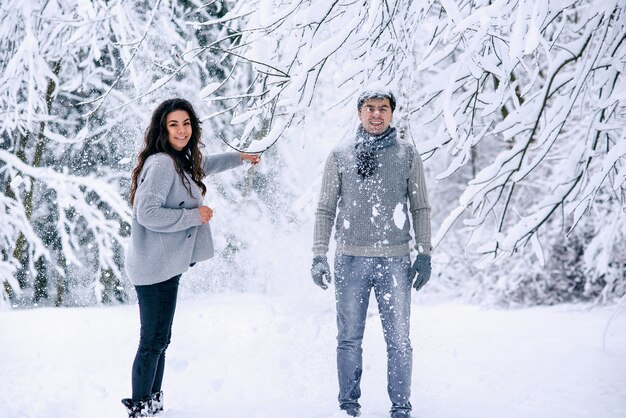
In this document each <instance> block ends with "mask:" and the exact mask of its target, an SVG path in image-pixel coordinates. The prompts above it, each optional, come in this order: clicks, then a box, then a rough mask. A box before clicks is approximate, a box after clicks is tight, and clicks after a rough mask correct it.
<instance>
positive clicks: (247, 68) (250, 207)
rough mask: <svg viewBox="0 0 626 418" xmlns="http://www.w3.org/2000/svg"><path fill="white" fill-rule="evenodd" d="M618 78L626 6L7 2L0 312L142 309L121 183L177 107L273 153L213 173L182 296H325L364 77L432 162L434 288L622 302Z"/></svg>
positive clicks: (213, 133) (505, 297)
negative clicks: (196, 257)
mask: <svg viewBox="0 0 626 418" xmlns="http://www.w3.org/2000/svg"><path fill="white" fill-rule="evenodd" d="M625 70H626V3H625V2H624V1H623V0H604V1H591V0H551V1H537V0H534V1H533V0H350V1H348V0H346V1H340V0H316V1H312V0H245V1H234V0H233V1H231V0H213V1H211V0H152V1H119V0H90V1H84V0H64V1H58V0H28V1H22V0H3V1H2V2H1V4H0V182H1V185H2V192H1V193H0V225H1V226H0V253H1V254H0V279H1V281H2V288H1V290H0V294H1V296H0V309H11V308H24V307H35V306H92V305H101V304H105V305H106V304H124V303H128V302H130V301H132V300H134V299H133V298H134V294H133V293H134V292H133V291H132V286H131V285H130V283H129V282H128V280H127V279H126V278H125V276H124V268H123V263H124V260H123V253H124V248H125V246H126V245H127V242H128V238H129V233H130V230H129V228H130V216H131V209H130V205H129V202H128V195H129V186H130V174H131V170H132V168H133V167H134V166H135V163H136V157H137V152H138V151H139V148H140V146H141V145H142V141H143V132H144V130H145V128H146V126H147V123H148V120H149V117H150V114H151V112H152V110H153V109H154V107H155V106H156V104H158V103H159V102H160V101H162V100H163V99H165V98H170V97H184V98H187V99H188V100H190V101H192V102H193V103H194V105H195V106H196V109H197V110H198V112H199V114H200V116H201V119H202V122H203V140H204V148H205V149H204V152H206V153H208V154H210V153H220V152H226V151H229V150H231V149H237V150H248V151H251V152H261V153H262V163H261V164H259V165H257V166H254V167H250V166H248V167H246V168H244V169H241V170H240V171H238V172H236V173H235V172H228V173H224V174H220V175H217V176H212V177H210V178H208V179H207V181H206V184H207V188H208V193H207V196H206V197H205V200H206V201H207V202H210V205H211V206H212V207H214V208H215V220H214V224H213V227H212V228H213V229H214V239H215V241H216V257H215V259H213V260H212V261H211V262H209V263H203V264H202V265H199V266H197V267H195V268H194V269H193V271H190V272H189V273H187V274H186V275H185V277H186V278H185V280H186V283H187V284H186V286H189V287H190V288H192V289H193V290H194V292H220V291H224V290H228V291H236V292H257V293H258V292H272V291H277V292H279V291H281V289H285V288H289V287H295V286H297V287H305V286H312V283H311V282H310V273H309V268H310V260H311V257H312V253H311V245H312V229H313V219H314V211H315V205H316V203H317V193H318V191H319V185H320V177H321V173H322V169H323V162H324V160H325V158H326V156H327V155H328V152H329V151H330V150H331V149H332V148H333V147H334V146H336V145H337V144H338V143H339V142H340V141H341V140H342V139H343V138H345V137H346V136H348V135H350V134H352V133H353V132H354V129H355V127H356V124H357V118H356V97H357V95H358V92H359V91H360V90H361V89H362V88H363V87H364V86H366V85H369V84H371V83H382V84H384V85H386V86H389V87H390V88H391V89H392V91H394V92H396V94H397V99H398V107H397V109H396V110H395V112H394V122H393V123H394V126H396V127H397V128H398V130H399V131H400V135H401V136H402V137H404V138H405V139H407V140H409V141H412V142H413V143H414V144H415V146H416V147H417V149H418V150H419V152H420V153H421V155H422V158H423V159H424V165H425V169H426V174H427V184H428V188H429V190H428V192H429V198H430V202H431V206H432V222H433V245H434V247H435V249H434V252H433V278H432V279H431V282H430V284H429V286H428V287H427V288H426V289H425V290H424V292H427V293H430V294H432V295H435V296H440V297H458V298H462V299H463V300H466V301H470V302H472V303H481V304H490V305H497V306H530V305H553V304H558V303H563V302H582V301H587V302H592V303H597V304H603V303H608V302H616V301H618V300H619V299H620V298H622V297H623V296H624V295H625V294H626V236H625V235H626V78H625V75H624V71H625ZM212 222H213V221H212Z"/></svg>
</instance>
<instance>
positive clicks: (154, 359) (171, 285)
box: [132, 274, 181, 401]
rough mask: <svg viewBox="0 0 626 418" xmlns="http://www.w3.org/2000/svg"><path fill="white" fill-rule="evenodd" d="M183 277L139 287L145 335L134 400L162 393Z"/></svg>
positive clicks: (137, 359) (136, 370)
mask: <svg viewBox="0 0 626 418" xmlns="http://www.w3.org/2000/svg"><path fill="white" fill-rule="evenodd" d="M180 276H181V275H180V274H179V275H178V276H174V277H172V278H171V279H169V280H166V281H164V282H161V283H156V284H151V285H146V286H135V290H136V291H137V299H138V300H139V317H140V321H141V335H140V338H139V348H138V349H137V354H136V355H135V361H134V362H133V378H132V381H133V401H143V400H146V399H150V397H151V396H152V394H153V393H157V392H159V391H160V390H161V383H162V382H163V372H164V370H165V350H166V349H167V346H168V345H169V344H170V339H171V337H172V322H173V321H174V312H175V311H176V298H177V296H178V282H179V279H180Z"/></svg>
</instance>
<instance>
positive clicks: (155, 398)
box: [150, 391, 163, 415]
mask: <svg viewBox="0 0 626 418" xmlns="http://www.w3.org/2000/svg"><path fill="white" fill-rule="evenodd" d="M150 401H151V402H152V405H150V409H151V411H152V413H153V414H155V415H156V414H158V413H160V412H163V391H159V392H156V393H153V394H152V399H150Z"/></svg>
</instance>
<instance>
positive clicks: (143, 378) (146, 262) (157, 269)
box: [122, 99, 259, 417]
mask: <svg viewBox="0 0 626 418" xmlns="http://www.w3.org/2000/svg"><path fill="white" fill-rule="evenodd" d="M201 135H202V130H201V128H200V121H199V120H198V117H197V116H196V112H195V111H194V110H193V107H192V105H191V103H189V102H188V101H186V100H183V99H170V100H166V101H164V102H163V103H161V104H160V105H159V106H158V107H157V108H156V110H155V111H154V113H153V114H152V118H151V120H150V125H149V126H148V129H147V130H146V133H145V143H144V147H143V150H141V152H140V153H139V161H138V164H137V166H136V167H135V169H134V170H133V174H132V184H131V189H130V203H131V206H132V207H133V219H132V229H131V239H130V245H129V247H128V250H127V252H126V273H127V275H128V277H129V279H130V281H131V282H132V284H133V285H134V286H135V289H136V291H137V299H138V301H139V316H140V321H141V333H140V341H139V348H138V349H137V354H136V356H135V361H134V362H133V369H132V389H133V394H132V398H126V399H122V403H123V404H124V406H126V408H127V409H128V416H129V417H144V416H152V415H154V414H156V413H158V412H160V411H162V410H163V392H162V391H161V382H162V380H163V370H164V366H165V350H166V348H167V346H168V344H169V342H170V336H171V329H172V321H173V319H174V311H175V309H176V296H177V293H178V282H179V279H180V277H181V274H182V273H184V272H185V271H187V269H188V268H189V267H190V266H193V265H194V264H195V263H197V262H199V261H202V260H206V259H208V258H210V257H212V256H213V242H212V239H211V229H210V228H209V224H208V222H209V221H210V220H211V218H212V217H213V210H212V209H211V208H210V207H208V206H205V205H204V204H203V202H202V199H203V196H204V195H205V193H206V186H205V185H204V184H203V183H202V179H203V178H204V177H205V176H206V175H208V174H213V173H219V172H220V171H224V170H228V169H231V168H234V167H237V166H239V165H241V164H242V162H243V161H244V160H247V161H249V162H251V163H252V164H256V163H258V162H259V156H257V155H253V154H243V153H238V152H229V153H225V154H218V155H212V156H209V157H203V156H202V154H201V153H200V143H201V141H200V139H201Z"/></svg>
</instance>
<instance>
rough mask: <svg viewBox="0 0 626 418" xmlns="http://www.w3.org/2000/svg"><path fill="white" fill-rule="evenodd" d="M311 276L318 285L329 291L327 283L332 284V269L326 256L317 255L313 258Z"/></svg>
mask: <svg viewBox="0 0 626 418" xmlns="http://www.w3.org/2000/svg"><path fill="white" fill-rule="evenodd" d="M311 276H313V281H314V282H315V284H316V285H318V286H319V287H321V288H322V289H324V290H326V289H328V285H327V284H326V283H330V267H329V266H328V260H327V259H326V256H324V255H316V256H315V257H313V265H312V266H311Z"/></svg>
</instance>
